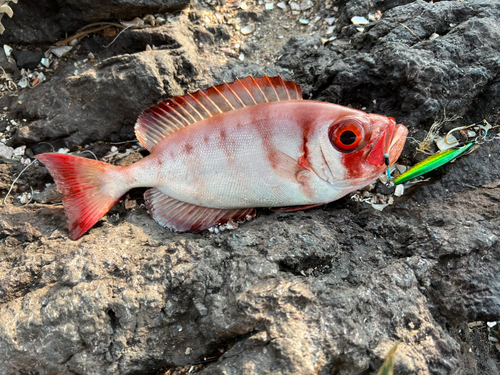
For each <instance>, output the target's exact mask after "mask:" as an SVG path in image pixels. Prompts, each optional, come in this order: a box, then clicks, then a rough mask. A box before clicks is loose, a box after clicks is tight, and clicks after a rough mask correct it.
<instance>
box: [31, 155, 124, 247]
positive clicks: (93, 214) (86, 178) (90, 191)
mask: <svg viewBox="0 0 500 375" xmlns="http://www.w3.org/2000/svg"><path fill="white" fill-rule="evenodd" d="M36 158H37V159H38V160H40V161H41V162H42V163H43V164H45V166H46V167H47V169H48V170H49V172H50V174H51V175H52V177H53V178H54V181H55V182H56V184H57V188H58V189H59V191H60V192H61V194H62V195H63V197H62V200H63V204H64V212H65V213H66V217H67V219H68V229H69V237H70V238H71V239H72V240H76V239H78V238H79V237H80V236H81V235H83V234H84V233H85V232H87V231H88V230H89V229H90V228H92V226H93V225H94V224H95V223H96V222H97V221H98V220H99V219H100V218H101V217H103V216H104V215H105V214H106V213H107V212H108V211H109V210H110V208H111V207H112V206H113V205H114V204H115V203H116V202H117V201H118V199H120V197H121V196H122V195H123V194H124V193H125V192H126V191H127V190H128V189H125V190H123V188H120V186H121V185H123V184H120V179H119V178H116V177H117V176H119V174H117V173H116V172H117V171H119V169H120V168H121V167H118V166H114V165H111V164H107V163H103V162H101V161H97V160H91V159H86V158H82V157H78V156H73V155H66V154H58V153H47V154H41V155H37V156H36ZM113 172H115V173H113ZM111 175H112V176H111Z"/></svg>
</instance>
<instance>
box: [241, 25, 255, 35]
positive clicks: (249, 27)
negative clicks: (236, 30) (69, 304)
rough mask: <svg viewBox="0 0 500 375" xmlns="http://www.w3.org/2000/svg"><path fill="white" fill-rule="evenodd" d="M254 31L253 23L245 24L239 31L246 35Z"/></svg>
mask: <svg viewBox="0 0 500 375" xmlns="http://www.w3.org/2000/svg"><path fill="white" fill-rule="evenodd" d="M254 31H255V24H253V23H251V24H249V25H246V26H245V27H243V28H241V30H240V32H241V33H242V34H243V35H248V34H251V33H253V32H254Z"/></svg>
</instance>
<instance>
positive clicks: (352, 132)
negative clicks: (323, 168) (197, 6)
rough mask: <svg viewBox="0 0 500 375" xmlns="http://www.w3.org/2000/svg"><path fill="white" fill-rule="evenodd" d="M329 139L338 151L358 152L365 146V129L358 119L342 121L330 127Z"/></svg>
mask: <svg viewBox="0 0 500 375" xmlns="http://www.w3.org/2000/svg"><path fill="white" fill-rule="evenodd" d="M329 137H330V142H331V143H332V145H333V147H335V148H336V149H337V150H339V151H341V152H352V151H357V150H359V149H360V148H361V147H362V146H364V144H365V139H366V132H365V127H364V126H363V123H362V122H361V121H359V120H357V119H349V120H341V121H338V122H336V123H334V124H333V125H332V126H331V127H330V130H329Z"/></svg>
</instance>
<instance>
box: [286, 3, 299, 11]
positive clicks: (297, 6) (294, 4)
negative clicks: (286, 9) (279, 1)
mask: <svg viewBox="0 0 500 375" xmlns="http://www.w3.org/2000/svg"><path fill="white" fill-rule="evenodd" d="M288 5H290V8H292V10H300V5H299V4H297V3H296V2H295V1H291V2H290V3H288Z"/></svg>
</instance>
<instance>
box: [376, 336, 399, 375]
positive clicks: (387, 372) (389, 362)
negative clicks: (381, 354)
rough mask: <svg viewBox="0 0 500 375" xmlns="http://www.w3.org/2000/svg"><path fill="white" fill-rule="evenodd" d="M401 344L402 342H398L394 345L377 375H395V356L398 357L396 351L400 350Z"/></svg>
mask: <svg viewBox="0 0 500 375" xmlns="http://www.w3.org/2000/svg"><path fill="white" fill-rule="evenodd" d="M399 344H401V341H398V342H397V343H396V345H394V346H393V347H392V348H391V350H389V353H388V354H387V357H386V358H385V361H384V363H382V367H380V370H378V373H377V375H393V374H394V356H395V355H396V350H397V349H398V345H399Z"/></svg>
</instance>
